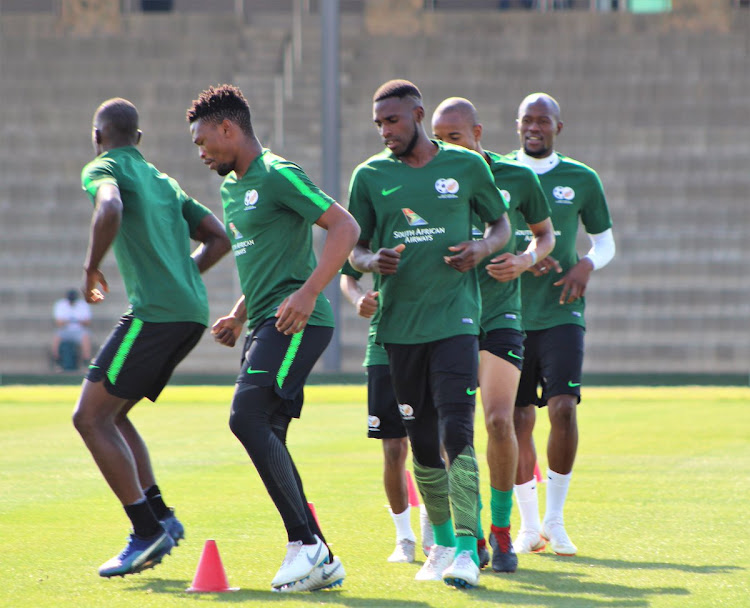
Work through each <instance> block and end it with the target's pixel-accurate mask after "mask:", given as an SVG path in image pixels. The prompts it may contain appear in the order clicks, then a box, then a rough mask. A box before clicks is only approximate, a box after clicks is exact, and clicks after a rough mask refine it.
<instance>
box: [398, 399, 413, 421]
mask: <svg viewBox="0 0 750 608" xmlns="http://www.w3.org/2000/svg"><path fill="white" fill-rule="evenodd" d="M398 411H399V412H401V418H403V419H404V420H414V408H413V407H412V406H411V405H409V404H408V403H399V404H398Z"/></svg>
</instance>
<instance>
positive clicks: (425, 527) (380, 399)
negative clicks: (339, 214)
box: [339, 262, 433, 563]
mask: <svg viewBox="0 0 750 608" xmlns="http://www.w3.org/2000/svg"><path fill="white" fill-rule="evenodd" d="M379 276H380V275H378V274H375V275H374V285H373V289H369V290H365V289H363V288H362V286H361V285H360V282H359V280H360V279H361V278H362V273H361V272H359V271H357V270H355V269H354V268H352V266H351V264H349V263H348V262H347V263H346V264H344V267H343V268H342V269H341V279H340V282H339V284H340V287H341V291H342V293H343V294H344V296H345V297H346V298H347V299H348V300H349V301H350V302H351V303H352V305H353V306H354V307H355V308H356V309H357V314H359V316H360V317H364V318H365V319H372V320H371V322H370V330H369V332H368V336H367V351H366V354H365V361H364V363H363V365H364V366H365V368H367V413H368V416H367V423H368V429H367V436H368V437H371V438H374V439H380V440H381V441H382V444H383V485H384V487H385V494H386V497H387V498H388V504H389V506H390V513H391V517H392V518H393V523H394V525H395V526H396V547H395V549H394V550H393V553H391V555H390V557H388V561H389V562H400V563H411V562H413V561H414V555H415V552H416V545H417V538H416V536H415V535H414V532H413V531H412V529H411V508H410V506H409V492H408V489H407V485H406V466H405V465H406V457H407V455H408V453H409V442H408V440H407V438H406V428H405V427H404V423H403V422H402V421H401V414H400V412H399V409H398V402H397V401H396V396H395V395H394V394H393V385H392V383H391V372H390V369H389V368H388V354H387V353H386V352H385V349H384V348H383V347H382V346H381V345H380V344H376V343H375V334H376V332H377V327H378V318H379V316H380V315H379V313H378V299H377V298H378V295H379V294H378V291H377V288H378V285H377V284H378V277H379ZM419 507H420V509H419V520H420V524H421V526H420V527H421V534H422V549H423V550H424V552H425V554H426V555H429V551H430V547H432V543H433V537H432V527H431V525H430V520H429V517H428V515H427V509H426V508H425V506H424V505H423V504H421V505H419Z"/></svg>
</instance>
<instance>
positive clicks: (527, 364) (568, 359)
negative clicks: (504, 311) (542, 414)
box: [516, 324, 586, 407]
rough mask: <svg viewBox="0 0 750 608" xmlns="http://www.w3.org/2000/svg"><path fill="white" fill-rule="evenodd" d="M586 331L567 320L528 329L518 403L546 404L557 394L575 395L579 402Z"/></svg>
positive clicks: (517, 404)
mask: <svg viewBox="0 0 750 608" xmlns="http://www.w3.org/2000/svg"><path fill="white" fill-rule="evenodd" d="M585 331H586V330H585V329H584V328H583V327H581V326H580V325H570V324H568V325H558V326H557V327H550V328H549V329H540V330H534V331H527V332H526V341H525V342H524V349H525V352H524V361H523V369H522V370H521V379H520V380H519V383H518V394H517V395H516V406H517V407H519V406H520V407H524V406H527V405H537V406H539V407H544V406H545V405H547V401H548V400H549V398H550V397H555V396H557V395H574V396H575V397H577V398H578V402H579V403H580V401H581V373H582V369H583V336H584V333H585ZM540 386H541V389H542V394H541V396H540V395H539V392H538V389H539V387H540Z"/></svg>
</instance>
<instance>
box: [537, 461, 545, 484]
mask: <svg viewBox="0 0 750 608" xmlns="http://www.w3.org/2000/svg"><path fill="white" fill-rule="evenodd" d="M534 477H536V482H537V483H544V482H545V481H547V480H546V479H545V478H544V477H543V476H542V471H541V469H540V468H539V463H538V462H537V463H536V464H535V465H534Z"/></svg>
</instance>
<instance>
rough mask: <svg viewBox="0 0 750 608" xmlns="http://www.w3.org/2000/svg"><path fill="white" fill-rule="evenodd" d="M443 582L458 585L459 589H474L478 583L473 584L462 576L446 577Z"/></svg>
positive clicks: (452, 585)
mask: <svg viewBox="0 0 750 608" xmlns="http://www.w3.org/2000/svg"><path fill="white" fill-rule="evenodd" d="M443 582H444V583H445V584H446V585H448V586H449V587H456V588H458V589H473V588H474V587H476V585H473V584H472V583H470V582H469V581H465V580H464V579H462V578H454V577H450V578H444V579H443Z"/></svg>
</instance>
